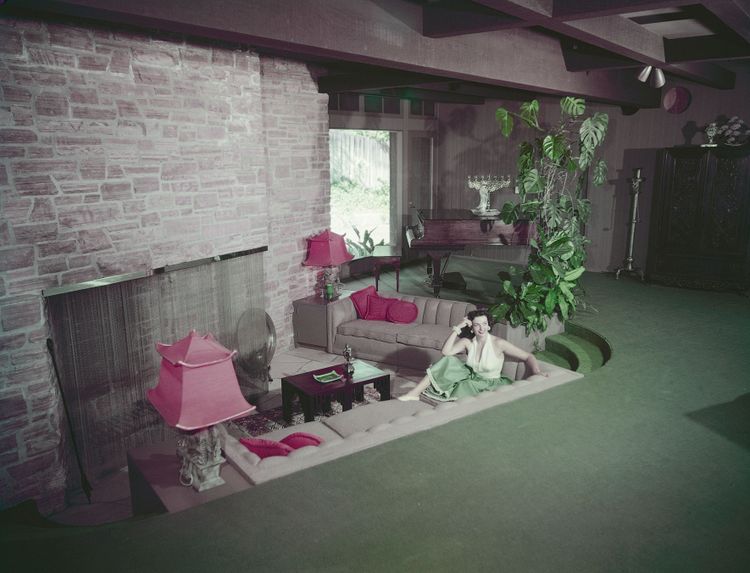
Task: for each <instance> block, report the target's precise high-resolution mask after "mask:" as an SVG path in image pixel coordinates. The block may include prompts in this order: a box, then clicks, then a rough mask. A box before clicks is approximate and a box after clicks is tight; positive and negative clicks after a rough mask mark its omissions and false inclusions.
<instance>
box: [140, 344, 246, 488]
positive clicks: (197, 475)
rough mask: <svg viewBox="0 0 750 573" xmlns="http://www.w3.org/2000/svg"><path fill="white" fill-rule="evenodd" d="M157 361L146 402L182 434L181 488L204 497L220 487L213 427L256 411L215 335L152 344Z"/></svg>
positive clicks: (179, 452) (217, 441)
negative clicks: (156, 380) (156, 376)
mask: <svg viewBox="0 0 750 573" xmlns="http://www.w3.org/2000/svg"><path fill="white" fill-rule="evenodd" d="M156 351H157V352H158V353H159V354H160V355H161V357H162V360H161V369H160V371H159V383H158V384H157V386H156V388H152V389H150V390H148V392H147V393H146V394H147V397H148V399H149V401H150V402H151V403H152V404H153V405H154V407H155V408H156V409H157V410H158V411H159V414H161V416H162V418H164V421H165V422H167V424H169V425H170V426H173V427H175V428H177V429H179V430H182V431H181V433H180V435H179V437H178V439H177V455H178V456H179V457H180V458H181V459H182V466H181V468H180V483H181V484H182V485H185V486H191V485H192V486H193V487H194V488H195V489H196V490H198V491H205V490H207V489H211V488H212V487H216V486H218V485H221V484H223V483H224V480H223V479H222V478H221V476H220V475H219V473H220V471H221V464H222V463H224V461H225V460H224V458H223V457H222V456H221V432H220V431H219V429H218V428H217V427H216V424H220V423H222V422H226V421H228V420H232V419H234V418H241V417H242V416H246V415H247V414H249V413H250V412H252V411H253V410H254V409H255V406H253V405H251V404H248V402H247V400H245V398H244V396H243V395H242V392H241V391H240V385H239V383H238V382H237V375H236V373H235V371H234V365H233V364H232V356H234V355H235V353H236V352H237V351H236V350H231V351H230V350H228V349H227V348H225V347H224V346H222V345H221V344H219V343H218V342H217V341H216V339H215V338H214V337H213V335H211V334H210V333H209V334H206V335H205V336H199V335H198V333H197V332H196V331H195V330H191V331H190V334H188V335H187V336H186V337H185V338H183V339H181V340H179V341H177V342H175V343H174V344H161V343H157V344H156Z"/></svg>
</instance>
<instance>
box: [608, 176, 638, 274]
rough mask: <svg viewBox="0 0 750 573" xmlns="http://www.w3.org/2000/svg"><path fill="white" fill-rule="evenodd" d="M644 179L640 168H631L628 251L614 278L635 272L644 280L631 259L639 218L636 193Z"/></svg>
mask: <svg viewBox="0 0 750 573" xmlns="http://www.w3.org/2000/svg"><path fill="white" fill-rule="evenodd" d="M644 181H645V179H643V178H641V168H640V167H636V168H635V169H633V177H632V178H631V179H630V186H631V191H630V223H629V226H628V251H627V254H626V255H625V260H624V261H623V266H622V267H620V268H618V269H617V270H616V271H615V278H616V279H619V278H620V273H623V272H624V273H635V274H637V275H639V276H640V277H641V280H642V281H643V280H644V276H643V271H642V270H641V269H640V267H637V266H635V265H634V264H633V263H634V259H633V245H634V243H635V226H636V224H637V223H638V221H639V220H640V219H638V194H639V193H640V192H641V183H643V182H644Z"/></svg>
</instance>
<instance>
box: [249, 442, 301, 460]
mask: <svg viewBox="0 0 750 573" xmlns="http://www.w3.org/2000/svg"><path fill="white" fill-rule="evenodd" d="M240 443H241V444H242V445H243V446H245V447H246V448H247V449H248V450H250V451H251V452H253V453H254V454H255V455H256V456H258V457H259V458H261V459H263V458H268V457H271V456H286V455H287V454H288V453H289V452H293V451H294V448H292V447H291V446H289V445H288V444H282V443H281V442H274V441H273V440H264V439H262V438H240Z"/></svg>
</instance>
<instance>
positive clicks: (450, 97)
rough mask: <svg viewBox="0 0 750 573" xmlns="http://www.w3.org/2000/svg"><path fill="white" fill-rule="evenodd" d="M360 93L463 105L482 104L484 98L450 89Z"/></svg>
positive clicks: (389, 89) (396, 89)
mask: <svg viewBox="0 0 750 573" xmlns="http://www.w3.org/2000/svg"><path fill="white" fill-rule="evenodd" d="M361 93H370V94H375V95H381V96H386V97H397V98H399V99H408V100H415V99H419V100H425V101H434V102H439V103H459V104H465V105H482V104H483V103H484V98H483V97H480V96H476V95H467V94H460V93H455V92H450V91H442V90H431V89H423V88H411V87H404V88H387V89H382V90H363V91H362V92H361Z"/></svg>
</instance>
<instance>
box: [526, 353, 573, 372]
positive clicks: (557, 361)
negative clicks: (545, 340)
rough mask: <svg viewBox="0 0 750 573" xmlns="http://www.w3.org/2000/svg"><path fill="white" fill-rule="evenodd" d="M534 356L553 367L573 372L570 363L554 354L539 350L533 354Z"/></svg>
mask: <svg viewBox="0 0 750 573" xmlns="http://www.w3.org/2000/svg"><path fill="white" fill-rule="evenodd" d="M534 356H536V357H537V358H538V359H539V360H544V361H545V362H549V363H550V364H554V365H555V366H560V367H561V368H567V369H568V370H573V368H571V365H570V362H568V361H567V360H565V358H563V357H562V356H560V355H559V354H555V353H554V352H550V351H548V350H540V351H539V352H534Z"/></svg>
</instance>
